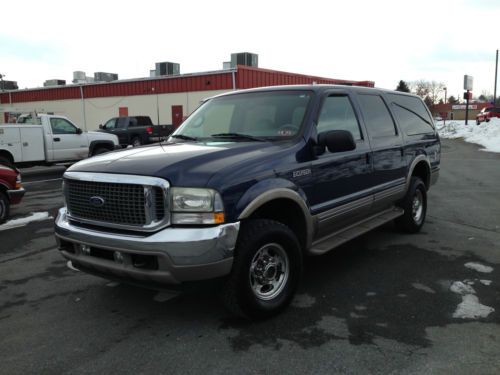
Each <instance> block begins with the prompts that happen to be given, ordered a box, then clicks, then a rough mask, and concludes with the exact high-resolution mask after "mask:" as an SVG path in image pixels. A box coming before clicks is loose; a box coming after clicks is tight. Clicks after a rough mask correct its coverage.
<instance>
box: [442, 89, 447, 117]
mask: <svg viewBox="0 0 500 375" xmlns="http://www.w3.org/2000/svg"><path fill="white" fill-rule="evenodd" d="M443 90H444V105H445V108H446V109H448V89H447V88H446V87H443ZM447 117H448V111H446V116H445V117H443V125H446V118H447Z"/></svg>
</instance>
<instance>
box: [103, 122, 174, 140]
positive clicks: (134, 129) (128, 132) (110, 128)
mask: <svg viewBox="0 0 500 375" xmlns="http://www.w3.org/2000/svg"><path fill="white" fill-rule="evenodd" d="M173 130H174V128H173V126H172V125H153V122H152V121H151V118H150V117H149V116H122V117H113V118H112V119H110V120H108V121H106V123H105V124H104V125H102V124H101V125H99V130H98V131H100V132H105V133H111V134H114V135H116V136H117V137H118V141H119V142H120V145H122V146H123V147H125V146H128V145H132V146H134V147H137V146H140V145H145V144H149V143H154V142H160V141H163V140H164V139H166V138H167V137H168V136H169V135H170V134H171V133H172V131H173Z"/></svg>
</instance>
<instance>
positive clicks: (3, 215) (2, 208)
mask: <svg viewBox="0 0 500 375" xmlns="http://www.w3.org/2000/svg"><path fill="white" fill-rule="evenodd" d="M9 210H10V202H9V198H7V195H6V194H5V193H4V192H3V191H0V224H2V223H5V221H6V220H7V219H8V217H9Z"/></svg>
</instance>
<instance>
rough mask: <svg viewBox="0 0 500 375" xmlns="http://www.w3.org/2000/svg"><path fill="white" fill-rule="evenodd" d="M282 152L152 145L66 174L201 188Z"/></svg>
mask: <svg viewBox="0 0 500 375" xmlns="http://www.w3.org/2000/svg"><path fill="white" fill-rule="evenodd" d="M283 149H284V147H283V146H278V145H276V144H273V143H264V142H256V143H247V142H235V143H228V142H209V143H187V142H186V143H185V142H182V143H169V144H163V145H160V144H155V145H149V146H144V147H137V148H130V149H126V150H123V151H116V152H110V153H107V154H103V155H99V156H94V157H92V158H89V159H86V160H82V161H80V162H78V163H76V164H74V165H73V166H71V167H70V168H69V169H68V171H71V172H98V173H115V174H133V175H143V176H155V177H160V178H164V179H167V180H169V181H170V182H171V184H172V185H174V186H200V187H201V186H205V185H206V184H207V182H208V180H209V179H210V177H211V176H212V175H214V174H215V173H217V172H218V171H220V170H221V169H226V168H228V166H230V168H239V167H240V166H241V165H242V164H244V163H245V162H247V161H249V160H254V161H255V159H262V158H263V159H265V160H267V159H271V158H272V159H274V160H276V157H277V155H276V154H277V153H278V152H279V151H280V150H283ZM271 170H272V169H271Z"/></svg>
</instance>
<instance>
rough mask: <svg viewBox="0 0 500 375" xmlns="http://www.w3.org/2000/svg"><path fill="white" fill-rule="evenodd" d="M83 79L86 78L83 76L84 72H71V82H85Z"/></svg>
mask: <svg viewBox="0 0 500 375" xmlns="http://www.w3.org/2000/svg"><path fill="white" fill-rule="evenodd" d="M85 78H87V77H86V76H85V72H82V71H79V70H77V71H75V72H73V80H76V81H85Z"/></svg>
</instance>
